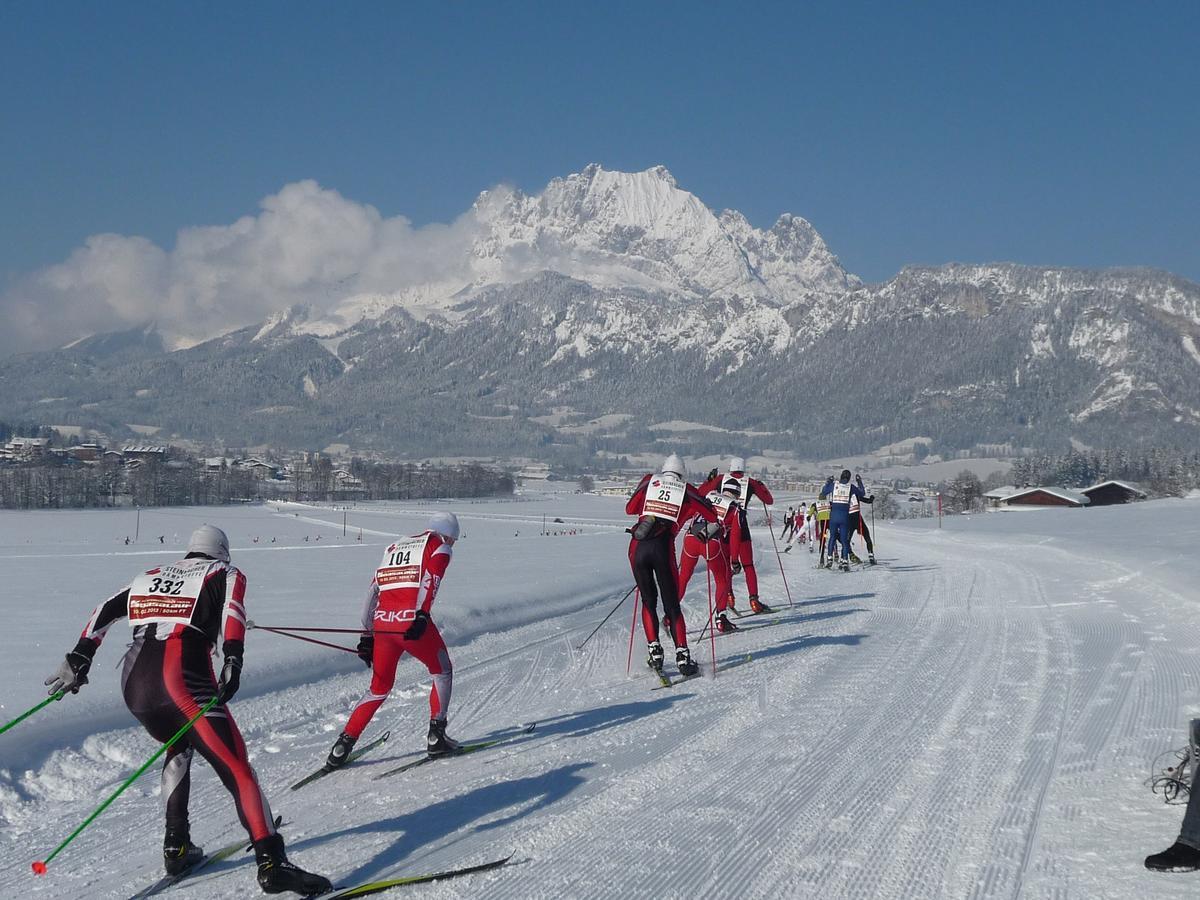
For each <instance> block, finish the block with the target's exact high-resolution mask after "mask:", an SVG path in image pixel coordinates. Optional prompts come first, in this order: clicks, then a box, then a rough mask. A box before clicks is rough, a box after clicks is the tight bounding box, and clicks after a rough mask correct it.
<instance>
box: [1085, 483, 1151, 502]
mask: <svg viewBox="0 0 1200 900" xmlns="http://www.w3.org/2000/svg"><path fill="white" fill-rule="evenodd" d="M1080 493H1081V494H1083V495H1084V496H1085V497H1087V498H1088V500H1090V501H1091V503H1090V504H1089V505H1090V506H1112V505H1114V504H1116V503H1133V502H1134V501H1135V500H1145V499H1146V492H1145V491H1143V490H1141V489H1140V488H1137V487H1134V486H1133V485H1132V484H1129V483H1127V482H1124V481H1115V480H1109V481H1102V482H1100V483H1099V484H1093V485H1092V486H1091V487H1087V488H1084V489H1083V490H1082V491H1080Z"/></svg>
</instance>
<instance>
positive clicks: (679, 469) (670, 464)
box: [662, 453, 687, 478]
mask: <svg viewBox="0 0 1200 900" xmlns="http://www.w3.org/2000/svg"><path fill="white" fill-rule="evenodd" d="M662 470H663V471H664V472H670V473H671V474H672V475H678V476H679V477H680V478H683V477H684V476H686V475H687V469H686V468H684V465H683V460H682V459H680V458H679V454H678V453H672V454H671V455H670V456H668V457H667V458H666V459H664V460H663V464H662Z"/></svg>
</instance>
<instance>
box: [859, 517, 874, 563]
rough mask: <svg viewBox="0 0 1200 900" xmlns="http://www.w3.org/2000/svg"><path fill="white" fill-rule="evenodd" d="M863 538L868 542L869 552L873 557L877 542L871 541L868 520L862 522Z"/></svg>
mask: <svg viewBox="0 0 1200 900" xmlns="http://www.w3.org/2000/svg"><path fill="white" fill-rule="evenodd" d="M862 536H863V540H864V541H866V542H867V552H868V553H870V554H872V555H873V554H874V553H875V542H874V541H872V540H871V529H870V528H868V527H867V520H866V519H863V520H862Z"/></svg>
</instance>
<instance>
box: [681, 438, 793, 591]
mask: <svg viewBox="0 0 1200 900" xmlns="http://www.w3.org/2000/svg"><path fill="white" fill-rule="evenodd" d="M730 479H733V480H734V481H736V482H737V483H738V485H739V488H740V494H739V496H738V500H739V501H740V508H741V517H742V545H741V550H740V552H739V555H738V557H737V559H735V560H734V562H735V563H738V564H740V565H741V569H742V573H743V574H744V575H745V576H746V592H747V593H748V594H749V595H750V611H751V612H753V613H768V612H771V607H769V606H767V604H765V603H763V602H762V601H761V600H759V599H758V573H757V572H756V571H755V570H754V544H753V543H752V542H751V541H752V538H751V536H750V522H749V520H748V519H747V518H746V510H747V509H748V508H749V506H750V501H751V500H753V499H754V498H755V497H757V498H758V499H759V500H761V501H762V502H763V503H764V504H766V505H767V506H770V505H771V504H773V503H774V502H775V498H774V497H772V496H771V492H770V490H768V489H767V486H766V485H765V484H763V483H762V482H761V481H759V480H758V479H757V478H751V477H750V476H748V475H747V474H746V461H745V460H744V459H742V458H741V457H740V456H735V457H733V458H732V459H731V460H729V473H728V474H727V475H722V474H721V473H719V472H717V471H715V470H714V471H713V472H711V473H709V477H708V481H706V482H704V484H702V485H700V492H701V493H703V494H707V493H708V492H709V491H716V490H720V489H721V486H722V485H723V484H724V483H725V482H726V481H728V480H730ZM734 568H735V570H736V568H737V567H736V566H735V567H734Z"/></svg>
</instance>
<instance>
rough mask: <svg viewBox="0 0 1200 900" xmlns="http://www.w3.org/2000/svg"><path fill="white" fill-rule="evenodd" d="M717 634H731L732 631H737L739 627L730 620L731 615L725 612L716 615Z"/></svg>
mask: <svg viewBox="0 0 1200 900" xmlns="http://www.w3.org/2000/svg"><path fill="white" fill-rule="evenodd" d="M716 623H717V625H716V628H717V634H729V632H731V631H737V630H738V627H737V626H736V625H734V624H733V623H732V622H730V621H729V617H728V616H727V615H725V613H723V612H719V613H717V615H716Z"/></svg>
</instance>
